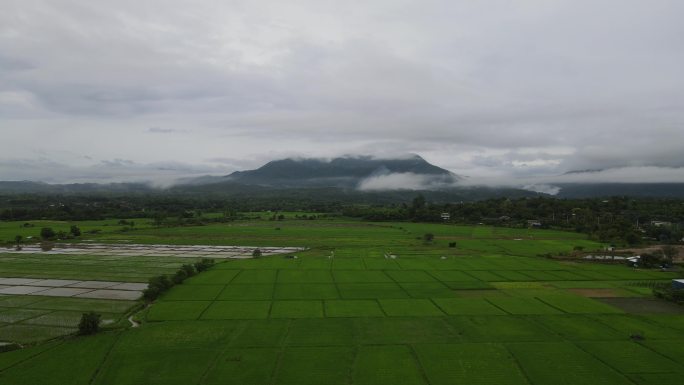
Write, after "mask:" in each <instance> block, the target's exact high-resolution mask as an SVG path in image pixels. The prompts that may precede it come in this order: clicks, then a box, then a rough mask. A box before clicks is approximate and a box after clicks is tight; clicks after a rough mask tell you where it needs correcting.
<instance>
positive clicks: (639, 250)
mask: <svg viewBox="0 0 684 385" xmlns="http://www.w3.org/2000/svg"><path fill="white" fill-rule="evenodd" d="M663 246H665V245H652V246H647V247H632V248H627V249H619V250H617V251H618V252H628V253H632V254H634V255H640V254H644V253H649V254H656V253H660V250H661V249H662V248H663ZM675 247H676V248H677V249H678V250H679V255H678V256H677V257H676V258H675V259H674V260H675V262H684V246H681V245H675Z"/></svg>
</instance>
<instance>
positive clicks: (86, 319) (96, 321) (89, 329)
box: [78, 311, 101, 335]
mask: <svg viewBox="0 0 684 385" xmlns="http://www.w3.org/2000/svg"><path fill="white" fill-rule="evenodd" d="M100 322H101V316H100V315H99V314H97V313H95V312H93V311H91V312H88V313H83V315H82V316H81V322H79V323H78V334H83V335H88V334H95V333H97V331H98V330H100Z"/></svg>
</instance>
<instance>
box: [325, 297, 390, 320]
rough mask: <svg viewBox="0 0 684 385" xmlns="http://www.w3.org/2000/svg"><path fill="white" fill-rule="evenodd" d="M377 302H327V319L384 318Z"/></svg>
mask: <svg viewBox="0 0 684 385" xmlns="http://www.w3.org/2000/svg"><path fill="white" fill-rule="evenodd" d="M384 314H385V313H383V311H382V309H381V308H380V305H379V304H378V302H377V301H376V300H327V301H325V315H326V317H383V316H384Z"/></svg>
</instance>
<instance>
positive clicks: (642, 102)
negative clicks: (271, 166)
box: [0, 0, 684, 181]
mask: <svg viewBox="0 0 684 385" xmlns="http://www.w3.org/2000/svg"><path fill="white" fill-rule="evenodd" d="M682 14H684V2H681V1H677V0H659V1H655V2H643V1H638V0H602V1H599V2H594V1H576V0H558V1H551V2H550V1H542V0H530V1H525V2H510V1H506V0H482V1H469V0H460V1H459V0H456V1H446V0H425V1H390V0H379V1H372V2H348V3H341V2H335V1H328V0H301V1H296V2H282V1H269V0H259V1H242V0H227V1H221V2H215V1H208V0H206V1H205V0H198V1H193V2H192V3H188V2H186V1H180V0H163V1H162V0H151V1H147V2H145V3H144V4H141V3H140V2H139V1H132V0H116V1H114V0H102V1H98V2H97V3H91V2H84V1H78V0H63V1H59V2H55V1H49V0H5V1H3V9H2V12H0V127H2V128H1V131H2V140H0V161H2V162H4V164H6V165H8V164H12V163H17V162H19V163H21V162H23V160H26V159H29V160H37V159H44V160H45V162H46V163H49V162H56V163H59V164H67V165H69V166H70V167H67V168H62V167H57V168H51V169H50V168H46V170H48V169H49V170H51V171H52V172H51V173H46V172H43V173H42V174H41V172H40V170H36V171H35V173H34V175H35V177H36V178H43V176H42V175H43V174H46V175H48V176H49V177H50V178H51V180H54V181H70V180H74V179H75V177H78V178H77V179H79V180H87V179H88V178H91V179H92V180H104V178H103V175H105V174H111V175H113V177H115V176H116V172H115V171H107V172H104V171H103V169H104V168H107V167H109V166H107V165H106V164H103V162H105V163H106V162H107V161H108V160H111V159H129V160H132V161H134V162H135V163H136V164H144V165H154V164H158V163H165V162H175V163H179V164H186V165H188V164H189V165H194V166H193V167H194V168H197V169H203V168H206V169H209V170H213V169H214V168H217V167H223V168H224V169H225V171H224V173H229V172H231V171H235V170H238V169H245V168H254V167H258V166H259V165H261V164H263V163H265V162H266V161H268V160H272V159H279V158H283V157H289V156H302V157H323V158H331V157H335V156H339V155H342V154H373V155H375V154H380V155H382V154H385V153H418V154H420V155H421V156H423V157H424V158H426V159H427V160H428V161H430V162H432V163H434V164H436V165H439V166H441V167H444V168H447V169H449V170H452V171H453V172H455V173H457V174H459V175H469V176H471V177H473V178H484V179H487V178H490V179H502V180H514V179H524V178H531V177H533V176H540V175H542V176H543V175H561V174H563V173H565V172H567V171H572V170H585V169H607V168H615V169H624V168H643V167H646V168H649V167H655V168H658V167H661V168H663V171H662V172H659V173H660V174H659V175H661V176H662V177H665V176H667V175H670V176H671V177H673V178H677V177H678V176H677V175H674V174H673V173H669V174H668V172H667V169H668V168H678V167H684V157H682V156H681V143H684V105H683V104H684V77H682V76H681V68H683V67H684V56H683V55H682V54H681V52H684V39H681V36H683V35H684V23H682V22H681V17H680V15H682ZM226 159H229V160H230V161H228V162H226V161H225V160H226ZM46 167H48V166H46ZM117 167H119V168H118V170H121V167H122V166H120V165H119V166H112V167H111V169H112V170H117ZM36 168H37V166H36ZM72 168H73V169H78V170H79V171H78V172H74V171H72V170H71V169H72ZM152 168H153V167H152ZM133 169H135V167H133ZM0 170H1V172H0V179H12V178H13V177H14V176H15V174H16V172H17V171H16V170H12V169H11V167H8V166H5V167H4V168H2V169H0ZM65 170H66V171H65ZM131 172H133V171H131ZM178 174H179V175H185V174H186V170H180V171H179V172H178ZM638 175H639V174H635V180H636V178H638ZM649 175H651V174H650V173H645V174H644V176H645V177H648V176H649ZM611 177H612V176H611ZM617 177H618V176H617V175H616V176H615V178H617ZM620 178H629V175H627V174H624V175H621V176H620Z"/></svg>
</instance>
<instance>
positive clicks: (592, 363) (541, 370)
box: [507, 342, 629, 385]
mask: <svg viewBox="0 0 684 385" xmlns="http://www.w3.org/2000/svg"><path fill="white" fill-rule="evenodd" d="M507 346H508V349H509V350H510V351H511V352H512V353H513V356H514V357H515V359H516V360H517V361H518V363H519V364H520V366H521V368H522V370H523V371H524V373H525V374H526V375H527V377H528V378H529V379H530V381H531V382H532V383H533V384H558V385H564V384H567V385H576V384H586V385H609V384H615V385H624V384H628V383H629V380H628V379H627V378H626V377H625V376H624V375H623V374H621V373H619V372H618V371H616V370H615V369H613V368H611V367H609V366H607V365H606V364H604V363H603V362H601V361H599V360H597V359H596V358H594V357H593V356H592V355H591V354H589V353H587V352H585V351H583V350H582V349H580V348H578V347H577V346H575V345H573V344H571V343H567V342H539V343H522V344H508V345H507Z"/></svg>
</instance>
